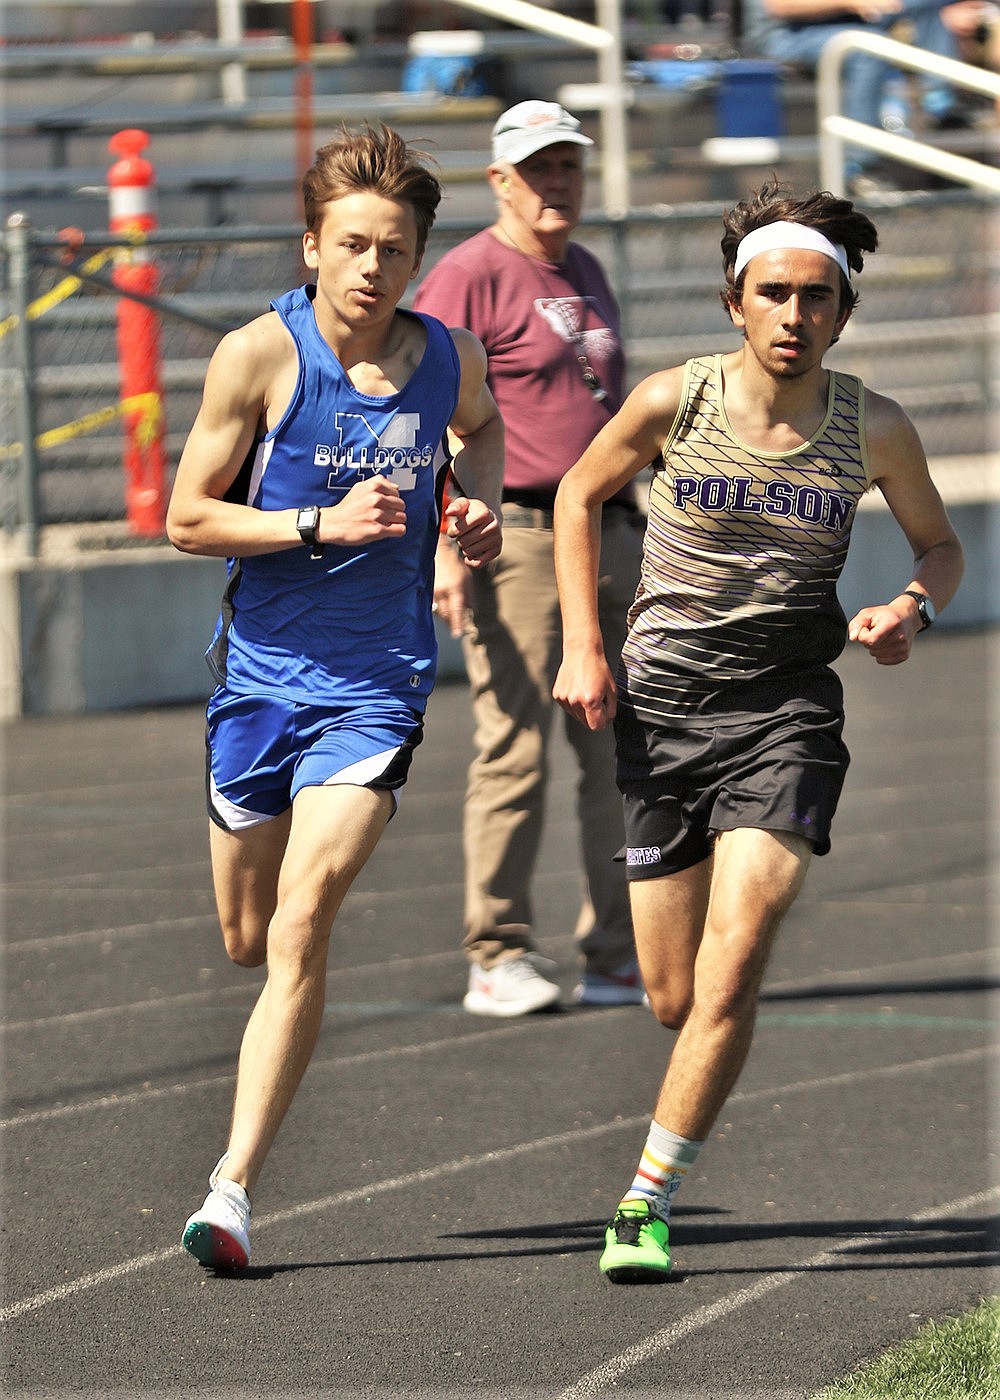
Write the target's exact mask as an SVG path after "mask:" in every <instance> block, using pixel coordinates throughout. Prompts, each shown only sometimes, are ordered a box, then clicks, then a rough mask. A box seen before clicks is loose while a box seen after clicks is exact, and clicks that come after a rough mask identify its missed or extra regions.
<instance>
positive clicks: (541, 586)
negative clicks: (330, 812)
mask: <svg viewBox="0 0 1000 1400" xmlns="http://www.w3.org/2000/svg"><path fill="white" fill-rule="evenodd" d="M602 537H603V538H602V546H601V565H600V575H599V586H598V595H599V604H600V617H601V630H602V632H603V635H604V645H605V651H606V654H607V658H608V662H609V664H610V666H611V668H612V670H614V669H615V668H616V667H617V664H618V658H619V656H620V654H621V648H622V644H623V642H624V640H625V622H626V614H627V612H628V609H629V607H630V605H631V603H632V600H633V598H634V596H635V590H636V585H637V583H638V579H639V565H640V560H641V557H642V532H641V529H640V528H639V525H638V524H637V517H635V516H632V515H630V514H629V513H628V512H626V511H624V510H622V509H620V508H617V507H612V508H609V509H607V510H606V511H605V515H604V523H603V532H602ZM464 645H465V660H466V666H467V669H468V674H469V681H470V684H471V687H472V704H473V714H474V718H475V745H476V757H475V758H474V759H473V762H472V764H471V765H470V768H469V777H468V788H467V792H466V803H465V828H464V843H465V928H466V933H465V941H464V947H465V949H466V951H467V952H468V955H469V957H470V959H471V960H472V961H474V962H478V963H481V964H482V965H483V966H487V967H488V966H490V965H492V964H493V963H495V962H497V961H498V960H500V959H501V958H502V957H504V956H509V955H510V954H511V953H516V952H518V951H521V950H525V949H531V948H532V947H533V942H532V924H533V917H532V904H531V883H532V876H533V874H534V870H535V863H536V859H537V856H538V849H539V845H540V843H541V839H542V825H543V819H544V811H545V793H546V781H547V777H548V762H549V752H548V750H549V737H550V732H551V725H552V720H553V711H555V713H556V715H558V716H561V717H562V720H563V721H564V725H565V731H566V735H567V738H568V739H569V742H570V744H571V746H572V748H573V752H574V754H575V755H576V760H577V764H578V767H579V782H578V786H577V802H576V806H577V816H578V820H579V826H580V843H581V856H582V864H583V870H584V890H583V903H582V908H581V910H580V915H579V920H578V923H577V926H576V929H575V936H576V938H577V940H578V947H579V950H580V953H581V955H582V958H583V960H584V961H585V963H586V966H587V968H588V970H590V971H591V972H596V973H600V972H609V971H611V970H612V969H614V968H616V967H618V966H620V965H621V963H623V962H624V961H625V960H626V959H628V958H631V957H633V956H634V952H635V949H634V942H633V937H632V919H631V915H630V912H629V901H628V890H627V885H626V880H625V867H624V864H623V863H621V862H613V857H614V856H615V854H616V853H617V852H618V851H620V850H621V848H622V846H623V845H624V844H625V833H624V828H623V823H622V802H621V796H620V794H619V792H618V789H617V787H616V785H615V763H614V734H613V731H612V730H611V728H610V727H609V728H607V729H605V730H602V731H601V732H600V733H596V734H595V733H591V732H590V731H589V730H587V729H585V728H584V727H583V725H582V724H580V723H579V722H578V721H577V720H575V719H572V718H571V717H570V716H569V715H567V714H565V713H564V712H563V711H562V710H561V709H559V707H558V706H557V705H556V704H555V701H554V700H553V699H552V685H553V682H554V681H555V676H556V671H557V670H558V668H559V663H560V661H561V659H562V626H561V619H560V615H559V601H558V595H557V592H556V582H555V567H554V563H553V554H552V532H551V530H544V529H533V528H529V527H519V528H508V529H505V530H504V546H503V553H502V554H501V556H500V558H499V559H498V560H497V562H496V564H495V565H493V566H492V567H491V568H490V570H489V571H488V572H482V573H480V572H473V573H472V622H471V624H470V627H469V629H468V631H467V633H466V637H465V643H464Z"/></svg>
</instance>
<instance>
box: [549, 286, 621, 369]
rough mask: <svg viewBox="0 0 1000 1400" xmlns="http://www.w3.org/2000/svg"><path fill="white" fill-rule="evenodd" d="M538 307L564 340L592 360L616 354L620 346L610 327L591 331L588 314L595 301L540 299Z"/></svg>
mask: <svg viewBox="0 0 1000 1400" xmlns="http://www.w3.org/2000/svg"><path fill="white" fill-rule="evenodd" d="M534 305H535V310H536V311H537V312H538V314H539V315H540V316H541V317H542V318H543V319H544V320H545V321H546V322H547V324H548V325H549V326H551V328H552V329H553V330H554V331H555V333H556V335H557V336H558V337H559V339H560V340H565V341H566V343H567V345H573V346H579V347H580V348H581V349H582V350H583V352H584V354H585V355H587V357H588V358H589V357H590V356H594V357H595V358H599V357H600V356H602V355H611V354H612V353H613V351H614V348H615V345H616V344H617V342H616V340H615V336H614V333H613V332H612V331H611V330H609V328H608V327H607V326H596V327H594V328H593V329H591V330H588V329H587V320H588V314H589V312H590V311H591V310H592V309H593V308H594V306H595V303H594V299H593V297H536V298H535V303H534Z"/></svg>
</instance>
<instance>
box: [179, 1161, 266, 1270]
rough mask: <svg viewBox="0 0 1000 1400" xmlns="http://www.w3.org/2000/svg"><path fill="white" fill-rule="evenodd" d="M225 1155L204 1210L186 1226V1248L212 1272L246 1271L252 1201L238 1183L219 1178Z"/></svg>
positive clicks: (211, 1182) (211, 1184)
mask: <svg viewBox="0 0 1000 1400" xmlns="http://www.w3.org/2000/svg"><path fill="white" fill-rule="evenodd" d="M228 1155H229V1154H228V1153H224V1154H223V1155H222V1156H221V1157H220V1158H219V1160H218V1162H217V1163H216V1167H215V1170H214V1171H213V1173H212V1175H211V1176H210V1177H209V1178H208V1184H209V1186H210V1187H211V1188H212V1189H211V1190H210V1191H209V1193H208V1195H207V1196H206V1197H205V1204H204V1205H203V1206H202V1208H201V1210H199V1211H195V1213H194V1215H192V1216H191V1217H190V1219H189V1220H188V1222H187V1224H186V1225H185V1226H184V1234H183V1235H182V1237H181V1243H182V1244H183V1246H184V1248H185V1249H186V1250H187V1251H188V1252H189V1253H190V1254H193V1255H194V1257H195V1258H196V1259H197V1260H198V1263H199V1264H204V1265H206V1266H207V1267H208V1268H211V1269H245V1268H246V1266H247V1265H248V1264H249V1263H250V1234H249V1231H250V1197H249V1196H248V1195H247V1193H246V1191H244V1189H243V1187H242V1186H241V1185H240V1184H239V1182H238V1181H230V1180H229V1179H228V1177H224V1176H223V1177H220V1176H219V1168H220V1167H221V1166H222V1164H223V1162H224V1161H225V1160H226V1157H227V1156H228Z"/></svg>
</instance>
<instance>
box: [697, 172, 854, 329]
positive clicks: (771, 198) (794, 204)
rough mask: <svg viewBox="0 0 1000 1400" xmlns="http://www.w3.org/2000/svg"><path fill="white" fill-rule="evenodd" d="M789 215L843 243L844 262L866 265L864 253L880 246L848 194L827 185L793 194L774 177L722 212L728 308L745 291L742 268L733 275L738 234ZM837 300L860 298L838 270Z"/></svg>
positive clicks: (843, 303) (847, 302)
mask: <svg viewBox="0 0 1000 1400" xmlns="http://www.w3.org/2000/svg"><path fill="white" fill-rule="evenodd" d="M782 221H787V222H788V223H792V224H807V225H808V227H809V228H814V229H816V230H817V232H819V233H822V234H823V235H824V237H826V238H829V240H830V242H831V243H839V244H841V245H842V247H843V249H844V252H845V253H846V254H847V263H848V266H849V267H851V268H853V270H854V271H855V272H860V271H861V270H862V268H863V267H864V265H865V262H864V256H863V255H864V254H865V253H873V252H874V251H875V249H876V247H877V246H878V231H877V229H876V228H875V225H874V224H873V223H872V221H871V219H869V217H868V215H867V214H862V213H861V211H860V210H859V209H855V207H854V205H853V204H852V203H851V201H850V200H849V199H841V198H839V197H838V196H837V195H834V194H829V193H828V192H827V191H825V190H818V191H816V192H815V193H813V194H809V195H804V196H802V195H796V194H795V191H794V190H793V189H792V188H791V186H790V185H782V184H780V183H779V182H778V181H775V182H774V183H773V184H765V185H762V186H761V188H760V189H759V190H758V191H757V192H756V193H755V194H754V195H752V196H751V197H750V198H749V199H745V200H743V201H742V203H740V204H737V205H736V206H735V208H733V209H728V210H727V211H726V212H725V214H723V216H722V222H723V224H724V225H725V233H724V234H723V235H722V262H723V267H724V268H725V276H726V285H725V287H724V288H723V289H722V291H721V292H720V293H719V295H720V297H721V298H722V304H723V306H724V307H725V308H726V309H727V311H728V309H729V307H730V306H734V305H738V304H739V302H740V300H741V298H742V296H743V275H744V274H743V272H741V273H740V275H739V277H738V278H737V277H734V275H733V269H734V267H735V265H736V249H737V248H738V247H739V244H740V242H741V240H742V239H744V238H745V237H746V236H747V234H748V233H752V232H753V231H754V229H757V228H763V227H764V226H765V225H766V224H776V223H780V222H782ZM840 300H841V306H849V307H851V308H852V309H853V308H854V307H855V306H857V304H858V294H857V292H856V291H855V289H854V288H853V287H852V286H851V283H850V280H849V279H848V278H847V277H845V276H844V274H843V273H841V275H840Z"/></svg>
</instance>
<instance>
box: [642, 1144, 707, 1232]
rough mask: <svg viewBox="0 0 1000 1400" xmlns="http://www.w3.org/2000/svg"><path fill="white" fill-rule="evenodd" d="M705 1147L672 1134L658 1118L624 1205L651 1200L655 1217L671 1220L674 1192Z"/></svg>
mask: <svg viewBox="0 0 1000 1400" xmlns="http://www.w3.org/2000/svg"><path fill="white" fill-rule="evenodd" d="M703 1146H704V1143H703V1142H694V1141H693V1140H692V1139H691V1138H683V1137H678V1136H677V1134H676V1133H670V1132H668V1131H667V1129H666V1128H661V1127H660V1125H659V1123H657V1122H656V1121H655V1119H654V1120H653V1121H652V1122H651V1123H650V1125H649V1136H648V1137H647V1139H646V1146H645V1147H644V1148H643V1149H642V1156H641V1158H640V1159H639V1165H638V1167H637V1168H636V1172H635V1178H634V1180H633V1182H632V1185H631V1186H630V1187H629V1188H628V1190H627V1191H626V1192H625V1195H624V1196H623V1197H622V1203H623V1204H624V1203H625V1202H626V1201H647V1202H648V1203H649V1208H650V1210H651V1211H652V1212H653V1214H654V1215H657V1216H659V1218H660V1219H661V1220H665V1221H669V1219H670V1206H671V1203H672V1202H673V1199H674V1192H675V1191H676V1190H677V1188H678V1186H680V1184H681V1182H682V1181H683V1179H684V1174H685V1172H686V1171H687V1169H688V1167H690V1166H692V1165H693V1164H694V1160H695V1158H696V1157H697V1156H698V1153H699V1152H700V1151H701V1148H702V1147H703Z"/></svg>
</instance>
